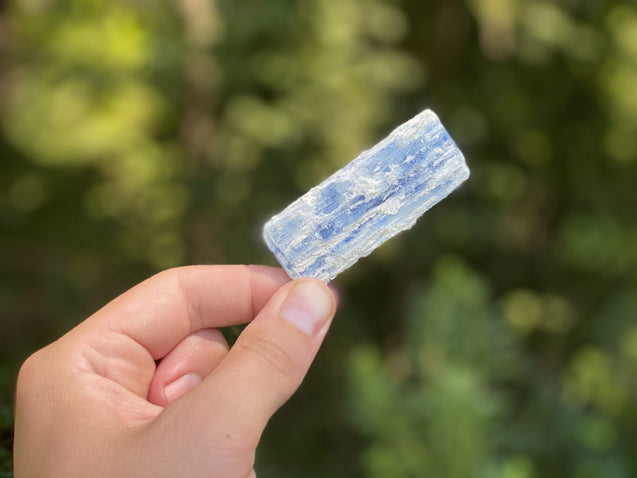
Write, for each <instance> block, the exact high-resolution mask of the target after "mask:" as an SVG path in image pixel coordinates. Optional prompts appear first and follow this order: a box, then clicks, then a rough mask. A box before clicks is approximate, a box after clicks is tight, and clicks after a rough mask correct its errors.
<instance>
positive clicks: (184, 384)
mask: <svg viewBox="0 0 637 478" xmlns="http://www.w3.org/2000/svg"><path fill="white" fill-rule="evenodd" d="M199 383H201V377H199V375H197V374H195V373H187V374H186V375H183V376H181V377H179V378H178V379H177V380H175V381H174V382H172V383H169V384H168V385H166V386H165V387H164V394H165V395H166V400H167V401H168V402H172V401H174V400H177V399H178V398H179V397H181V396H182V395H183V394H184V393H186V392H188V391H190V390H192V389H193V388H195V386H197V385H198V384H199Z"/></svg>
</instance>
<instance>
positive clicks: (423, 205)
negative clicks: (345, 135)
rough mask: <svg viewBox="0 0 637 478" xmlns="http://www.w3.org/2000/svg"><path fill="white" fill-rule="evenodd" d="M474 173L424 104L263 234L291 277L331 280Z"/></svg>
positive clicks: (272, 222) (274, 219)
mask: <svg viewBox="0 0 637 478" xmlns="http://www.w3.org/2000/svg"><path fill="white" fill-rule="evenodd" d="M468 177H469V168H468V167H467V164H466V163H465V160H464V156H463V155H462V152H461V151H460V150H459V149H458V147H457V146H456V144H455V143H454V142H453V140H452V139H451V136H449V133H447V131H446V130H445V128H444V127H443V126H442V124H441V123H440V120H439V119H438V117H437V116H436V114H435V113H434V112H433V111H431V110H425V111H423V112H422V113H420V114H419V115H417V116H415V117H414V118H412V119H411V120H409V121H407V122H406V123H404V124H402V125H401V126H399V127H398V128H396V129H395V130H394V131H393V132H392V133H391V134H390V135H389V136H388V137H387V138H385V139H383V140H382V141H381V142H380V143H378V144H377V145H376V146H374V147H372V148H371V149H369V150H367V151H364V152H363V153H361V154H360V155H359V156H358V157H357V158H356V159H354V160H353V161H352V162H350V163H349V164H347V165H346V166H344V167H343V168H342V169H340V170H339V171H337V172H335V173H334V174H333V175H332V176H330V177H329V178H327V179H326V180H325V181H323V182H322V183H321V184H319V185H318V186H316V187H314V188H312V189H310V190H309V191H308V192H307V193H306V194H304V195H303V196H301V197H300V198H299V199H297V200H296V201H294V202H293V203H292V204H290V205H289V206H288V207H287V208H285V209H284V210H283V211H282V212H280V213H279V214H277V215H275V216H274V217H272V219H270V220H269V221H268V222H267V224H266V225H265V227H264V229H263V237H264V239H265V242H266V243H267V245H268V247H269V248H270V250H271V251H272V252H273V253H274V255H275V256H276V258H277V259H278V261H279V262H280V263H281V265H282V266H283V268H284V269H285V270H286V272H287V273H288V275H289V276H290V277H291V278H293V279H295V278H298V277H314V278H317V279H320V280H322V281H324V282H329V281H331V280H332V279H333V278H334V277H336V276H337V275H338V274H339V273H340V272H342V271H344V270H345V269H347V268H348V267H350V266H351V265H352V264H354V263H355V262H356V261H357V260H358V259H360V258H361V257H364V256H367V255H368V254H370V253H371V252H372V251H373V250H374V249H376V248H377V247H378V246H379V245H381V244H382V243H383V242H385V241H387V240H388V239H390V238H391V237H393V236H395V235H396V234H398V233H399V232H401V231H403V230H405V229H409V228H410V227H412V226H413V225H414V223H415V222H416V220H417V219H418V218H419V217H420V216H421V215H422V214H423V213H424V212H425V211H427V210H428V209H429V208H431V207H432V206H433V205H434V204H436V203H438V202H439V201H441V200H442V199H444V198H445V197H447V196H448V195H449V194H450V193H451V192H452V191H453V190H454V189H456V188H457V187H458V186H459V185H460V184H461V183H462V182H463V181H465V180H466V179H467V178H468Z"/></svg>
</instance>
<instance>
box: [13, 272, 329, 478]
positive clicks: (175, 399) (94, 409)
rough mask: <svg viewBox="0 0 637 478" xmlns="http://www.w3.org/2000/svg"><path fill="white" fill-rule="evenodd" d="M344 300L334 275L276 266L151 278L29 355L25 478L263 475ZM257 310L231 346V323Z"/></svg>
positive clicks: (19, 474) (22, 402)
mask: <svg viewBox="0 0 637 478" xmlns="http://www.w3.org/2000/svg"><path fill="white" fill-rule="evenodd" d="M335 310H336V300H335V297H334V294H333V293H332V291H331V290H330V289H329V288H328V287H327V286H326V285H325V284H323V283H321V282H320V281H317V280H314V279H299V280H296V281H290V280H289V279H288V278H287V276H286V275H285V274H284V273H283V271H281V270H280V269H275V268H269V267H262V266H191V267H183V268H178V269H170V270H168V271H164V272H162V273H160V274H157V275H155V276H153V277H151V278H150V279H148V280H146V281H144V282H142V283H141V284H138V285H137V286H135V287H134V288H132V289H131V290H129V291H127V292H125V293H124V294H122V295H121V296H119V297H118V298H116V299H115V300H113V301H112V302H110V303H109V304H107V305H106V306H105V307H103V308H102V309H100V310H99V311H98V312H96V313H95V314H94V315H92V316H91V317H89V318H88V319H86V320H85V321H84V322H82V323H81V324H80V325H78V326H77V327H75V328H74V329H73V330H71V331H70V332H68V333H67V334H66V335H64V336H63V337H62V338H60V339H59V340H57V341H56V342H54V343H53V344H51V345H49V346H47V347H45V348H43V349H42V350H40V351H38V352H36V353H35V354H33V355H32V356H31V357H29V359H28V360H27V361H26V362H25V363H24V365H23V366H22V369H21V370H20V374H19V377H18V386H17V394H16V424H15V444H14V463H15V476H16V478H30V477H66V478H68V477H91V478H98V477H113V476H117V477H128V476H131V477H135V478H142V477H184V476H185V477H219V478H225V477H228V478H235V477H236V478H247V477H255V476H256V473H255V471H254V458H255V450H256V447H257V445H258V443H259V439H260V437H261V433H262V432H263V429H264V427H265V426H266V424H267V422H268V420H269V419H270V417H271V416H272V414H273V413H274V412H275V411H276V410H277V409H278V408H279V407H280V406H281V405H282V404H283V403H285V402H286V401H287V400H288V399H289V398H290V396H291V395H292V394H293V393H294V392H295V391H296V389H297V388H298V387H299V385H300V383H301V381H302V380H303V377H304V376H305V374H306V373H307V371H308V369H309V367H310V364H311V363H312V361H313V359H314V357H315V355H316V353H317V351H318V349H319V346H320V345H321V342H322V341H323V338H324V337H325V334H326V333H327V330H328V328H329V325H330V323H331V321H332V318H333V316H334V313H335ZM246 322H249V324H248V326H247V327H246V328H245V329H244V331H243V332H242V333H241V335H240V336H239V338H238V339H237V341H236V343H235V344H234V346H233V347H232V348H231V349H230V348H229V347H228V344H227V342H226V341H225V339H224V337H223V335H222V334H221V332H220V331H219V328H220V327H223V326H228V325H236V324H241V323H246Z"/></svg>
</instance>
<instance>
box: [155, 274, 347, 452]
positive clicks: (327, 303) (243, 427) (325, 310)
mask: <svg viewBox="0 0 637 478" xmlns="http://www.w3.org/2000/svg"><path fill="white" fill-rule="evenodd" d="M335 307H336V305H335V298H334V295H333V294H332V292H331V291H330V289H329V288H328V287H327V286H326V285H325V284H323V283H322V282H320V281H317V280H314V279H300V280H297V281H294V282H292V283H290V284H287V285H285V286H283V287H282V288H281V289H280V290H279V291H277V292H276V293H275V294H274V296H273V297H272V299H271V300H270V301H269V302H268V304H267V305H266V306H265V307H264V308H263V310H262V311H261V312H260V313H259V315H258V316H257V317H256V319H255V320H253V321H252V322H251V323H250V324H249V325H248V326H247V327H246V328H245V330H244V331H243V333H242V334H241V335H240V336H239V338H238V339H237V341H236V343H235V345H234V346H233V347H232V349H231V350H230V352H228V354H227V355H226V357H225V358H224V360H223V361H222V362H221V363H220V364H219V366H218V367H217V368H216V369H215V371H214V372H213V373H211V374H210V375H209V376H208V378H207V379H206V380H204V381H203V382H202V383H201V385H200V386H198V387H197V388H196V389H194V390H192V392H191V393H189V394H188V395H186V396H184V397H183V399H182V401H180V402H181V406H180V407H176V408H172V409H171V407H170V406H169V407H167V408H166V409H165V410H164V412H165V414H164V417H163V418H166V417H168V419H169V420H170V421H171V422H175V423H177V422H179V423H181V426H182V427H184V428H183V431H184V433H188V434H190V435H191V436H197V433H202V434H204V435H203V436H206V434H208V436H210V435H209V434H210V433H213V434H214V433H215V432H218V433H223V434H225V435H227V436H228V437H232V436H238V437H240V438H239V441H240V442H245V441H246V440H247V441H248V442H251V445H254V446H256V441H258V438H259V436H260V434H261V432H262V430H263V428H264V427H265V425H266V423H267V421H268V420H269V418H270V416H271V415H272V414H273V413H274V412H275V411H276V410H277V409H278V408H279V407H280V406H281V405H282V404H283V403H284V402H285V401H286V400H288V398H289V397H290V396H291V395H292V393H294V391H295V390H296V389H297V388H298V386H299V385H300V383H301V381H302V380H303V377H304V376H305V374H306V373H307V370H308V369H309V367H310V364H311V363H312V360H313V359H314V357H315V355H316V353H317V351H318V348H319V346H320V344H321V342H322V340H323V338H324V336H325V334H326V333H327V329H328V327H329V324H330V323H331V319H332V317H333V316H334V312H335ZM211 403H214V404H215V406H214V407H211V406H210V404H211ZM183 410H188V414H187V417H188V419H185V420H184V419H182V420H179V419H177V418H175V417H172V418H171V414H175V413H180V411H181V412H183ZM225 435H224V436H225ZM246 435H247V437H246ZM243 445H244V446H245V443H243Z"/></svg>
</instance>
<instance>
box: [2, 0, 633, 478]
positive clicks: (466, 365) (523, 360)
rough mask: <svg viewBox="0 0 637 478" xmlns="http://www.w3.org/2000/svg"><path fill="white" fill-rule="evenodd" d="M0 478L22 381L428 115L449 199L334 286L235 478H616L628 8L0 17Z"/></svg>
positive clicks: (250, 245) (626, 228)
mask: <svg viewBox="0 0 637 478" xmlns="http://www.w3.org/2000/svg"><path fill="white" fill-rule="evenodd" d="M0 55H1V56H0V158H1V159H0V161H1V163H0V164H1V166H0V167H1V169H0V228H1V229H0V230H1V236H0V251H1V254H0V470H1V471H0V476H1V477H6V476H10V475H11V471H10V470H11V454H10V444H11V421H12V400H13V398H12V394H13V387H14V381H15V377H16V373H17V369H18V367H19V364H20V363H21V361H22V360H24V358H26V356H27V355H28V354H30V353H31V352H33V351H35V350H36V349H38V348H40V347H42V346H44V345H45V344H47V343H49V342H51V341H52V340H54V339H55V338H56V337H58V336H59V335H60V334H62V333H63V332H64V331H66V330H68V329H69V328H71V327H72V326H73V325H75V324H77V323H78V322H79V321H81V320H82V319H83V318H85V317H86V316H88V315H89V314H90V313H92V312H93V311H95V310H96V309H98V308H100V307H101V306H102V305H103V304H105V303H106V302H107V301H108V300H110V299H111V298H113V297H114V296H116V295H117V294H119V293H121V292H122V291H124V290H126V289H128V288H129V287H131V286H132V285H133V284H135V283H137V282H139V281H141V280H143V279H144V278H146V277H148V276H149V275H151V274H153V273H154V272H156V271H159V270H161V269H164V268H167V267H172V266H178V265H183V264H193V263H265V264H272V265H274V264H275V263H274V259H273V257H272V256H271V255H270V253H269V252H268V251H267V249H266V247H265V246H264V244H263V242H262V240H261V238H260V231H261V227H262V225H263V224H264V222H265V221H266V220H267V219H268V218H269V217H270V216H271V215H272V214H273V213H275V212H278V211H279V210H280V209H282V208H283V207H284V206H286V205H287V204H288V203H289V202H290V201H292V200H293V199H295V198H296V197H298V196H299V195H300V194H302V193H303V192H305V191H306V190H307V189H308V188H309V187H311V186H313V185H315V184H317V183H318V182H320V181H321V180H322V179H323V178H325V177H326V176H327V175H329V174H330V173H331V172H333V171H334V170H336V169H338V168H339V167H341V166H343V165H344V164H345V163H347V162H348V161H349V160H351V159H352V158H354V157H355V156H356V155H357V154H358V153H359V152H360V151H361V150H362V149H364V148H367V147H369V146H371V145H372V144H374V143H375V142H376V141H377V140H379V139H380V138H382V137H383V136H384V135H386V134H387V133H388V132H389V131H390V130H391V129H392V128H393V127H394V126H396V125H397V124H399V123H402V122H403V121H405V120H407V119H409V118H410V117H412V116H413V115H415V114H416V113H418V112H419V111H420V110H422V109H424V108H425V107H432V108H433V109H434V110H435V111H436V112H437V113H438V114H439V116H440V117H441V119H442V121H443V123H444V124H445V125H446V126H447V127H448V129H449V131H450V132H451V134H452V135H453V136H454V137H455V139H456V140H457V142H458V144H459V146H460V147H461V148H462V149H463V151H464V152H465V154H466V157H467V160H468V163H469V165H470V167H471V170H472V176H471V179H470V180H469V181H468V182H467V183H465V185H464V186H463V187H462V188H461V189H460V191H458V192H456V193H454V194H453V195H452V196H451V197H450V198H448V199H447V200H445V201H444V202H443V203H442V204H440V205H438V206H436V207H434V208H433V209H432V210H431V211H430V212H429V213H427V215H426V216H425V217H424V218H423V219H421V220H420V221H419V222H418V224H417V225H416V226H415V227H414V228H413V229H412V230H411V231H409V232H407V233H404V234H402V235H400V236H399V237H397V238H395V239H394V240H392V241H391V242H390V243H388V244H386V245H385V246H383V247H382V248H380V249H379V250H378V251H376V252H375V253H374V254H373V255H372V256H370V257H368V258H367V259H364V260H362V261H361V262H360V263H358V264H357V265H356V266H355V267H353V268H352V269H351V270H350V271H348V272H346V273H344V274H343V275H342V276H341V277H339V278H338V279H337V281H336V285H337V287H338V288H339V289H340V290H341V293H342V297H343V301H342V307H341V310H340V311H339V313H338V316H337V318H336V321H335V323H334V326H333V328H332V330H331V332H330V335H329V336H328V338H327V341H326V343H325V345H324V347H323V349H322V350H321V352H320V354H319V356H318V359H317V361H316V363H315V364H314V366H313V368H312V370H311V371H310V373H309V376H308V378H307V380H306V381H305V383H304V385H303V386H302V388H301V390H300V391H299V393H298V394H297V395H296V396H295V397H294V398H293V399H292V400H291V402H290V403H289V404H288V405H287V406H285V408H283V409H282V410H281V411H280V412H279V413H278V414H277V415H276V416H275V418H274V419H273V420H272V422H271V424H270V427H269V428H268V430H267V432H266V434H265V436H264V438H263V443H262V446H261V448H260V450H259V452H258V455H257V465H256V469H257V470H258V472H259V477H260V478H262V477H283V478H285V477H299V476H303V477H325V476H330V477H333V478H337V477H351V476H361V477H362V476H365V477H379V478H380V477H382V478H385V477H420V476H435V477H449V478H455V477H458V478H461V477H462V478H466V477H488V478H532V477H542V478H550V477H560V478H561V477H565V476H568V477H578V478H579V477H581V478H588V477H602V476H603V477H605V478H620V477H631V476H636V475H637V5H636V4H635V3H634V2H631V1H619V0H605V1H604V0H598V1H593V0H551V1H549V0H544V1H541V0H537V1H523V0H466V1H462V0H431V1H422V0H402V1H400V0H296V1H290V0H244V1H234V0H217V1H215V0H172V1H165V0H138V1H122V0H14V1H12V2H9V3H6V2H0Z"/></svg>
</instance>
